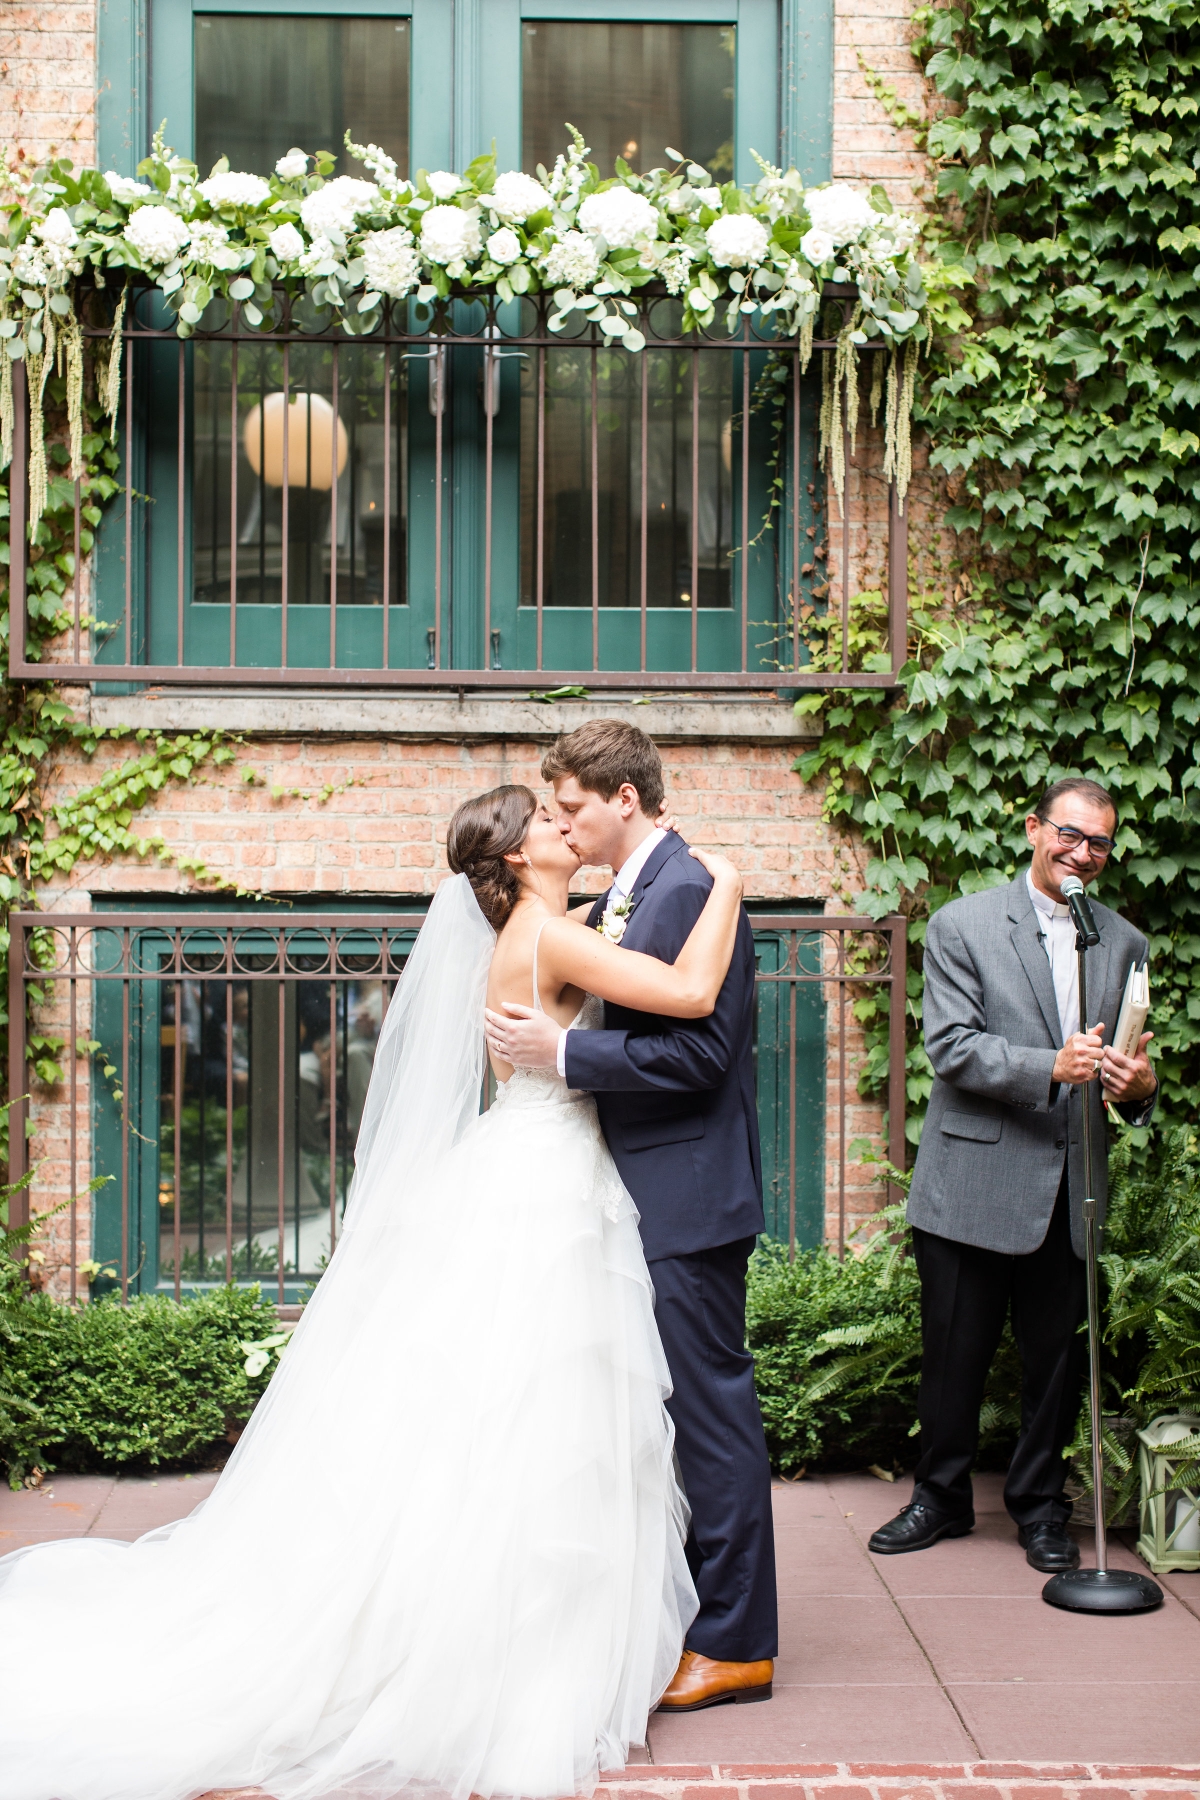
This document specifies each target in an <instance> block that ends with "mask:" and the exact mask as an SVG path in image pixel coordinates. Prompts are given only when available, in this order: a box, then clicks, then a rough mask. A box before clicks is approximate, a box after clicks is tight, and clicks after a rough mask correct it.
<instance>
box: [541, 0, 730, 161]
mask: <svg viewBox="0 0 1200 1800" xmlns="http://www.w3.org/2000/svg"><path fill="white" fill-rule="evenodd" d="M522 35H523V53H524V54H523V62H524V67H523V72H522V82H521V118H522V152H521V158H522V165H523V167H524V168H526V169H529V170H533V169H534V168H536V167H537V165H538V163H544V164H545V166H546V167H547V168H548V169H549V168H552V167H553V166H554V159H555V157H556V156H557V155H558V154H559V152H560V151H561V150H562V148H563V146H564V144H565V143H566V141H567V129H566V121H567V120H569V121H570V123H571V124H572V125H575V126H577V127H578V129H579V130H580V131H582V133H583V135H584V138H585V139H586V141H587V142H588V144H590V145H591V149H592V160H593V161H594V162H595V163H596V164H597V166H598V167H599V170H600V173H601V175H604V176H608V175H611V174H612V172H613V159H614V158H615V157H618V156H623V157H624V158H625V161H626V162H627V163H628V164H629V166H630V168H632V169H634V170H636V171H637V172H638V173H643V172H644V171H645V170H647V169H654V168H661V167H662V166H664V165H665V164H666V163H668V162H669V161H670V160H671V159H670V158H669V157H668V155H667V146H668V144H669V145H671V146H672V148H673V149H676V150H680V151H682V152H683V154H684V155H685V156H688V157H691V158H692V159H693V160H694V161H696V162H699V163H702V164H703V165H704V167H705V168H706V169H707V170H708V171H709V173H710V174H711V175H712V176H713V177H714V179H717V180H720V181H728V180H730V179H731V178H732V175H733V58H734V44H735V27H734V26H732V25H604V24H590V23H589V24H577V23H575V22H574V21H569V20H553V19H552V20H543V19H539V20H538V22H537V24H536V25H532V24H531V25H526V26H525V27H524V30H523V34H522Z"/></svg>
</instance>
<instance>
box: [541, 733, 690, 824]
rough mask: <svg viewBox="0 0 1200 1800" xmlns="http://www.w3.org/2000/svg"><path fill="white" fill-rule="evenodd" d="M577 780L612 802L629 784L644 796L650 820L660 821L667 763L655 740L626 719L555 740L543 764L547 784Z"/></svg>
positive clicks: (641, 802)
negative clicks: (617, 792)
mask: <svg viewBox="0 0 1200 1800" xmlns="http://www.w3.org/2000/svg"><path fill="white" fill-rule="evenodd" d="M564 775H573V776H574V777H575V779H576V781H577V782H578V783H579V785H580V787H582V788H587V790H588V791H589V793H592V794H599V796H600V798H601V799H602V800H611V799H612V797H613V795H614V794H615V793H616V791H617V789H618V788H620V787H624V785H625V783H626V782H628V783H629V784H630V786H631V787H635V788H636V789H637V791H638V804H639V806H640V807H641V809H642V811H643V812H644V813H645V815H646V817H647V818H648V819H655V818H657V817H658V811H659V808H660V807H661V805H662V803H663V771H662V757H661V756H660V755H659V754H658V749H657V747H656V745H655V743H654V740H653V738H648V737H647V736H646V733H645V732H644V731H639V730H638V728H637V726H636V725H627V724H626V723H625V721H624V719H589V721H588V723H587V724H586V725H580V726H578V727H577V729H576V730H574V731H568V732H565V733H564V734H563V736H562V737H558V738H555V740H554V742H553V743H552V744H551V746H550V748H549V750H547V752H546V754H545V756H543V758H542V779H543V781H551V782H553V781H559V780H561V779H562V777H563V776H564Z"/></svg>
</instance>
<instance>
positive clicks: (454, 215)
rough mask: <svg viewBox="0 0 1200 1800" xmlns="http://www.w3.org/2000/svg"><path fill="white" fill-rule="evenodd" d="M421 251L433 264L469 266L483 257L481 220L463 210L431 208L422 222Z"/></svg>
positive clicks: (453, 207) (458, 207)
mask: <svg viewBox="0 0 1200 1800" xmlns="http://www.w3.org/2000/svg"><path fill="white" fill-rule="evenodd" d="M421 248H422V250H423V251H424V252H425V254H426V256H427V257H428V258H429V260H430V262H435V263H442V264H443V265H445V264H447V263H455V262H466V261H467V260H468V258H470V257H472V256H478V254H479V216H478V214H477V213H473V212H464V211H463V209H462V207H461V206H431V207H430V209H429V211H428V212H427V213H425V214H424V216H423V217H422V219H421Z"/></svg>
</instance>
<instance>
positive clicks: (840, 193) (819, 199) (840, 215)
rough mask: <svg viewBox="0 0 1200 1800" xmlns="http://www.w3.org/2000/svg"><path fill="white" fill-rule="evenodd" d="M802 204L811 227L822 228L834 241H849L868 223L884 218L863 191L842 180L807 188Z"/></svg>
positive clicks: (879, 221) (876, 223)
mask: <svg viewBox="0 0 1200 1800" xmlns="http://www.w3.org/2000/svg"><path fill="white" fill-rule="evenodd" d="M804 204H805V206H806V207H807V208H808V217H809V222H810V223H811V225H812V226H813V227H814V229H815V230H817V231H823V232H825V233H826V234H827V235H828V236H829V237H830V238H832V240H833V242H834V244H835V245H839V244H852V243H853V242H854V240H855V239H856V238H857V237H858V236H859V235H860V234H861V233H862V232H864V231H866V230H867V229H868V227H869V226H872V225H879V224H881V223H882V219H883V215H882V214H881V213H877V212H876V211H875V208H874V207H873V206H872V205H871V202H870V201H869V200H868V199H867V197H866V195H865V194H860V193H859V192H858V190H857V188H852V187H851V186H850V185H849V183H848V182H845V181H834V182H831V183H830V185H829V186H828V187H823V188H810V189H809V190H808V192H807V193H806V194H805V196H804ZM810 260H811V259H810Z"/></svg>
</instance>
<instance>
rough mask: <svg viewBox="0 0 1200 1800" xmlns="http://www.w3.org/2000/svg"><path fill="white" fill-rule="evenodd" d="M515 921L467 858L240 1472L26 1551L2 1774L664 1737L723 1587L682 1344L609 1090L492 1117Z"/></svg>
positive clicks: (48, 1798) (321, 1783) (364, 1772)
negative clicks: (648, 1250)
mask: <svg viewBox="0 0 1200 1800" xmlns="http://www.w3.org/2000/svg"><path fill="white" fill-rule="evenodd" d="M494 942H495V939H494V934H493V933H492V932H491V929H490V927H488V926H487V925H486V923H485V921H484V920H483V917H482V914H481V913H480V912H479V909H478V906H477V905H476V903H475V899H474V896H473V895H472V894H471V892H470V888H469V885H468V884H467V882H466V879H465V877H463V876H456V877H455V878H454V879H453V880H452V881H450V882H447V883H445V884H444V885H443V887H442V888H441V889H440V890H439V892H438V895H437V897H436V899H435V901H434V904H433V906H432V908H431V910H430V914H429V918H428V920H427V922H426V925H425V927H424V929H423V931H422V933H421V935H420V938H419V939H418V943H417V947H416V949H415V951H414V953H413V956H412V958H411V959H410V963H409V970H408V973H406V975H405V977H404V979H403V981H402V982H401V983H400V986H399V989H398V991H397V997H396V999H395V1000H394V1001H393V1003H392V1006H391V1008H390V1009H389V1013H388V1018H387V1021H386V1023H385V1027H384V1031H383V1033H382V1035H381V1038H380V1044H379V1050H378V1052H377V1055H376V1063H375V1071H374V1074H373V1076H372V1084H371V1092H370V1094H369V1095H368V1100H367V1106H366V1110H365V1112H364V1116H363V1123H362V1127H361V1129H360V1135H359V1149H358V1153H357V1159H356V1161H357V1172H356V1177H355V1185H354V1190H353V1192H352V1195H351V1200H350V1205H349V1208H348V1212H347V1221H346V1229H345V1232H344V1234H343V1238H342V1241H341V1243H340V1245H339V1247H338V1250H337V1252H336V1254H335V1256H334V1258H333V1260H332V1262H331V1264H330V1268H329V1270H328V1272H327V1273H326V1275H325V1276H324V1278H323V1279H322V1281H321V1284H320V1286H319V1288H318V1290H317V1293H316V1295H315V1297H314V1299H313V1300H312V1302H311V1303H310V1305H309V1307H308V1309H307V1311H306V1313H305V1316H304V1318H303V1320H302V1321H301V1323H300V1325H299V1327H298V1328H297V1330H296V1332H295V1334H294V1336H293V1338H292V1341H291V1343H290V1344H289V1346H288V1348H287V1350H286V1351H285V1353H284V1356H283V1358H282V1361H281V1363H280V1366H279V1370H278V1372H277V1374H276V1376H275V1378H274V1380H273V1381H272V1383H271V1386H270V1388H269V1390H268V1392H267V1393H266V1395H265V1396H264V1398H263V1399H262V1401H261V1402H260V1403H259V1406H258V1408H257V1409H256V1411H255V1414H254V1416H253V1418H252V1420H251V1422H250V1424H249V1426H248V1428H247V1430H246V1431H245V1433H244V1435H243V1437H242V1439H241V1442H240V1443H239V1445H238V1447H237V1449H236V1451H235V1452H234V1454H233V1456H232V1457H231V1458H230V1461H229V1464H228V1466H227V1468H226V1469H225V1471H224V1473H223V1475H222V1476H221V1479H220V1481H219V1482H218V1484H217V1486H216V1488H215V1489H214V1491H213V1493H212V1494H211V1496H210V1497H209V1499H208V1500H206V1501H205V1502H204V1504H203V1505H202V1506H200V1507H198V1508H197V1510H196V1511H195V1512H193V1513H192V1514H191V1515H190V1517H188V1518H187V1519H184V1520H182V1521H180V1522H179V1523H178V1524H176V1525H172V1526H168V1527H166V1528H164V1529H162V1530H158V1531H153V1532H150V1533H149V1534H148V1535H147V1536H145V1537H143V1538H141V1539H140V1540H139V1541H138V1542H137V1543H135V1544H124V1543H110V1542H104V1541H100V1540H95V1539H78V1540H71V1541H67V1542H61V1543H56V1544H48V1545H40V1546H37V1547H34V1548H31V1549H28V1550H24V1551H18V1552H16V1553H15V1554H14V1555H12V1556H9V1557H6V1558H4V1559H3V1560H2V1561H0V1800H191V1797H194V1796H198V1795H201V1794H204V1793H207V1792H208V1791H210V1790H216V1789H223V1788H234V1787H251V1786H259V1787H261V1788H262V1789H263V1790H264V1792H266V1793H268V1794H270V1795H273V1796H275V1797H276V1800H329V1797H333V1796H336V1797H338V1800H342V1797H353V1800H367V1797H369V1800H385V1797H390V1796H393V1795H399V1794H406V1793H410V1792H413V1793H415V1792H419V1793H420V1794H422V1795H427V1796H450V1797H452V1800H468V1796H470V1795H473V1794H474V1795H479V1796H483V1797H484V1800H488V1797H490V1796H514V1797H516V1796H520V1797H522V1800H558V1797H560V1796H566V1795H571V1794H577V1793H583V1794H586V1793H589V1792H590V1791H591V1789H592V1788H593V1786H594V1785H595V1782H596V1779H597V1775H598V1773H599V1771H601V1770H611V1769H620V1768H622V1767H623V1766H624V1764H625V1761H626V1750H627V1748H628V1746H629V1745H630V1744H631V1743H641V1742H643V1741H644V1738H645V1730H646V1720H647V1715H648V1713H649V1712H650V1711H651V1709H652V1708H653V1706H654V1705H655V1703H656V1702H657V1700H658V1697H659V1695H660V1694H661V1693H662V1691H663V1689H664V1688H665V1686H666V1684H667V1682H668V1681H669V1680H670V1678H671V1675H672V1674H673V1673H674V1670H675V1667H676V1664H677V1661H678V1658H679V1654H680V1650H681V1647H682V1643H683V1634H684V1631H685V1630H686V1628H687V1626H688V1624H689V1623H690V1621H691V1619H692V1617H693V1615H694V1612H695V1607H696V1600H695V1593H694V1589H693V1587H692V1583H691V1578H690V1576H689V1573H688V1569H687V1565H686V1562H685V1559H684V1554H683V1539H684V1532H685V1509H684V1503H683V1500H682V1497H681V1495H680V1493H679V1489H678V1487H677V1485H676V1481H675V1477H674V1473H673V1458H672V1430H671V1424H670V1420H669V1419H668V1417H667V1414H666V1412H665V1410H664V1407H663V1397H664V1394H665V1393H666V1392H667V1391H668V1376H667V1369H666V1363H665V1361H664V1358H663V1353H662V1348H661V1345H660V1343H659V1339H658V1334H657V1331H656V1329H655V1325H654V1318H653V1311H652V1293H651V1287H650V1280H649V1275H648V1272H647V1268H646V1263H645V1260H644V1257H643V1254H642V1248H641V1243H640V1240H639V1237H638V1232H637V1215H636V1213H635V1211H634V1208H633V1203H632V1201H631V1200H630V1198H629V1195H628V1194H627V1193H626V1191H625V1189H624V1187H623V1185H622V1183H621V1181H620V1179H619V1177H618V1175H617V1172H616V1169H615V1167H614V1166H613V1163H612V1159H611V1157H610V1156H609V1154H608V1151H607V1149H606V1147H605V1144H604V1141H603V1139H602V1137H601V1135H600V1131H599V1127H598V1125H597V1121H596V1111H595V1105H594V1103H593V1101H592V1100H591V1098H590V1097H589V1096H587V1095H584V1094H579V1093H572V1092H570V1091H569V1090H568V1089H567V1087H566V1085H565V1083H564V1082H562V1081H561V1080H559V1078H558V1077H557V1076H555V1075H550V1074H545V1073H540V1072H533V1071H518V1072H517V1073H516V1074H514V1075H513V1077H512V1079H511V1080H510V1081H509V1082H508V1083H507V1084H506V1085H505V1086H504V1087H503V1088H502V1089H501V1090H500V1093H499V1095H498V1098H497V1100H496V1102H495V1104H494V1105H493V1106H492V1108H491V1110H490V1111H488V1112H485V1113H483V1114H479V1113H478V1095H479V1092H480V1083H481V1077H482V1072H483V1044H482V1032H481V1022H482V1008H483V997H484V992H485V989H486V981H487V970H488V964H489V962H490V959H491V953H492V948H493V946H494ZM598 1011H599V1008H598V1004H597V1003H596V1002H594V1001H590V1000H589V1001H588V1002H587V1004H586V1005H585V1007H584V1009H583V1011H582V1012H581V1014H580V1016H579V1019H578V1020H577V1025H578V1027H580V1028H585V1027H587V1026H590V1025H592V1024H595V1023H598V1022H599V1019H598Z"/></svg>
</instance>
